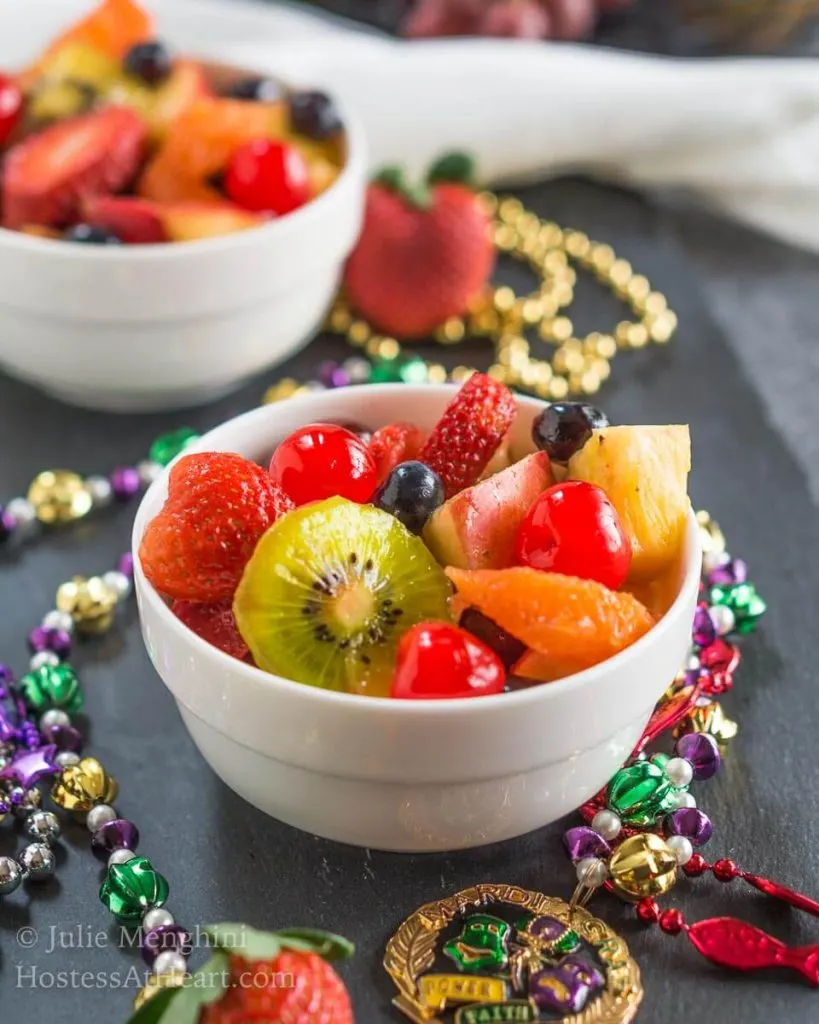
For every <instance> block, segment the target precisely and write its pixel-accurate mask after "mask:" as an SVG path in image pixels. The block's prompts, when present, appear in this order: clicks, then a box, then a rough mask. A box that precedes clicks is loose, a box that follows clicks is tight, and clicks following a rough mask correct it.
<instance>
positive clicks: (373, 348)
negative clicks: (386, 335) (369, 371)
mask: <svg viewBox="0 0 819 1024" xmlns="http://www.w3.org/2000/svg"><path fill="white" fill-rule="evenodd" d="M382 341H383V338H382V336H381V335H380V334H374V335H373V336H372V337H371V338H370V339H369V340H368V341H367V343H366V344H365V345H364V351H365V352H366V353H367V355H368V356H369V357H370V358H371V359H376V358H377V357H378V346H379V345H380V344H381V342H382Z"/></svg>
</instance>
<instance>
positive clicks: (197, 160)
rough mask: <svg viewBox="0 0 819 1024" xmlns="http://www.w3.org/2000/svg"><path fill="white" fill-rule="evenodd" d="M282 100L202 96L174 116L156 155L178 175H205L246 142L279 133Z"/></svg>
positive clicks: (213, 171) (283, 113) (198, 176)
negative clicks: (263, 100) (271, 101)
mask: <svg viewBox="0 0 819 1024" xmlns="http://www.w3.org/2000/svg"><path fill="white" fill-rule="evenodd" d="M286 116H287V115H286V111H285V110H284V104H282V103H249V102H247V101H245V100H229V99H221V98H210V97H206V98H202V99H198V100H196V101H195V102H194V103H192V104H191V105H190V106H189V107H188V109H187V110H185V111H184V113H183V114H182V115H181V116H180V117H178V118H177V119H176V121H175V122H174V126H173V131H172V132H171V133H170V135H169V136H168V139H167V141H166V143H165V145H164V146H163V147H162V149H161V150H160V151H159V155H160V157H161V158H162V159H163V160H166V161H167V162H168V164H172V165H173V166H174V167H175V169H176V171H177V173H178V174H179V176H180V177H187V178H198V179H200V180H201V179H204V178H209V177H210V176H211V175H213V174H216V173H218V172H219V171H222V170H224V168H225V165H226V164H227V162H228V160H229V159H230V157H231V156H232V155H233V153H234V152H235V151H236V150H237V149H238V148H239V146H242V145H244V143H246V142H252V141H253V140H254V139H268V138H271V137H273V136H275V135H277V134H281V131H280V127H279V126H280V122H281V119H282V118H283V117H286Z"/></svg>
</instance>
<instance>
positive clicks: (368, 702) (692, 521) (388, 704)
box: [131, 384, 702, 718]
mask: <svg viewBox="0 0 819 1024" xmlns="http://www.w3.org/2000/svg"><path fill="white" fill-rule="evenodd" d="M360 387H361V385H357V386H356V385H353V386H349V387H345V388H334V389H332V390H328V391H326V392H319V393H313V394H310V395H304V396H298V397H296V398H290V399H288V400H287V404H288V408H290V409H292V408H293V407H294V405H295V404H296V403H298V404H309V403H310V402H311V401H315V399H316V398H317V397H318V395H319V394H328V395H335V396H337V395H339V394H340V393H343V392H352V391H353V390H357V389H358V388H360ZM459 388H460V385H457V384H418V385H414V384H375V385H373V384H370V385H367V393H368V394H373V393H374V392H375V391H376V389H377V390H378V392H380V393H382V394H383V393H385V392H390V391H396V390H401V391H402V392H404V393H406V392H413V391H415V392H420V391H424V392H427V393H428V392H429V391H430V390H432V389H436V390H437V391H440V392H442V393H443V394H449V395H454V394H455V393H456V392H457V391H458V390H459ZM515 400H516V402H517V404H518V408H519V409H520V408H526V407H530V408H531V407H532V406H537V407H542V406H543V404H544V403H543V402H542V400H541V399H537V398H532V397H530V396H527V395H521V394H517V393H516V394H515ZM271 408H275V405H273V406H271V405H263V406H260V407H258V408H255V409H251V410H249V411H248V412H245V413H241V414H240V415H239V416H234V417H231V418H230V419H228V420H225V421H223V422H222V423H220V424H218V425H217V426H215V427H213V428H212V429H211V430H209V431H207V432H206V433H205V434H202V435H201V436H200V437H199V438H198V439H197V441H196V442H194V445H192V446H191V449H190V450H189V451H187V452H186V453H187V454H195V453H197V452H200V453H201V452H206V451H209V450H211V449H209V448H208V447H207V445H206V444H205V445H204V446H203V442H206V441H207V439H208V438H209V437H210V436H212V435H213V434H215V433H217V432H219V431H222V430H225V429H226V428H228V427H230V426H233V425H235V424H239V423H246V422H248V421H252V420H255V419H264V418H266V417H268V416H270V415H271V412H270V410H271ZM305 422H318V421H316V420H309V419H306V420H305ZM217 450H222V451H224V450H230V449H217ZM186 453H182V454H183V455H184V454H186ZM179 457H182V456H178V458H179ZM174 461H176V460H174ZM173 464H174V463H173V462H172V463H170V465H169V466H168V467H166V469H165V471H164V472H163V473H162V475H161V476H160V477H159V478H158V479H157V480H156V481H155V482H154V483H152V484H151V486H150V487H149V488H148V490H147V491H146V492H145V494H144V495H143V497H142V500H141V501H140V504H139V507H138V508H137V511H136V515H135V517H134V526H133V530H132V536H131V550H132V554H133V559H134V586H135V589H136V591H137V593H138V595H139V599H140V601H146V602H147V603H148V604H150V606H151V610H152V612H153V613H154V614H155V615H156V616H157V618H158V620H159V621H160V622H161V624H162V628H164V629H168V630H170V631H171V632H173V633H175V634H176V635H177V638H178V639H179V640H180V641H181V642H183V643H185V644H188V645H190V646H192V647H193V649H194V651H196V652H197V657H204V658H211V659H215V666H216V668H219V669H221V671H223V672H230V673H231V674H232V675H233V676H234V677H235V678H237V679H239V680H242V682H243V683H246V684H247V685H249V686H262V687H265V688H269V689H272V690H273V691H274V692H276V691H278V692H281V693H282V695H283V696H289V697H291V698H294V699H304V700H307V701H315V702H316V704H317V705H324V706H328V705H329V706H332V705H334V704H338V705H339V706H340V707H341V708H347V709H354V708H357V709H361V710H362V711H363V709H365V708H370V709H371V713H372V714H378V713H383V712H386V711H388V710H390V709H391V710H392V711H394V712H395V714H397V715H402V714H403V715H421V716H428V717H433V716H442V715H451V714H453V713H457V714H458V716H459V717H460V718H463V717H464V716H465V715H466V716H471V715H474V714H491V713H493V712H495V711H497V710H498V709H499V708H507V709H509V710H510V711H511V710H512V709H513V708H523V709H525V708H526V707H527V706H529V705H534V704H538V703H540V702H541V701H542V700H546V701H548V700H550V699H557V698H558V697H560V696H562V695H563V694H567V693H572V692H573V691H576V690H581V689H583V688H584V687H586V686H590V685H593V684H594V683H595V682H596V681H599V680H600V678H601V676H605V675H606V674H608V672H609V671H619V670H623V671H627V669H628V665H629V663H630V662H632V661H635V660H637V659H639V658H640V657H641V656H642V654H643V653H644V652H646V650H647V649H648V648H649V647H651V646H653V645H654V644H656V643H660V642H662V641H663V639H664V636H665V634H666V633H667V632H668V631H669V630H671V629H672V628H673V624H674V622H675V621H676V619H677V618H678V617H679V616H680V615H681V614H683V612H684V609H685V608H686V607H688V605H689V604H693V603H694V600H693V599H694V598H695V596H696V593H697V591H698V589H699V585H700V578H701V566H702V552H701V546H700V537H699V526H698V523H697V519H696V514H695V512H694V509H693V508H692V507H691V506H690V505H689V509H688V514H687V522H686V534H685V544H684V552H685V555H684V560H685V565H684V573H683V579H682V582H681V584H680V587H679V589H678V591H677V595H676V597H675V598H674V601H673V602H672V604H671V606H670V607H669V609H668V610H667V611H666V612H665V614H664V615H663V616H662V618H661V619H659V621H658V622H656V623H655V624H654V625H653V626H652V627H651V629H650V630H649V631H648V632H647V633H645V634H644V635H643V636H642V637H640V638H639V640H636V641H635V642H634V643H633V644H631V646H629V647H627V648H625V650H622V651H620V652H619V653H617V654H615V655H614V656H613V657H611V658H606V659H605V661H601V662H599V663H598V664H597V665H593V666H592V667H591V668H588V669H584V670H583V671H582V672H575V673H574V674H573V675H570V676H565V677H564V678H563V679H558V680H555V681H554V682H550V683H534V684H533V685H531V686H528V687H525V688H523V689H520V690H514V691H511V692H504V693H498V694H492V695H487V696H481V697H477V698H475V699H472V700H465V699H463V698H458V697H446V698H441V699H435V700H413V699H410V698H395V697H391V698H376V697H372V696H367V695H364V694H353V693H343V692H341V691H336V690H325V689H322V688H320V687H317V686H311V685H310V684H308V683H299V682H296V681H295V680H292V679H286V678H285V677H284V676H278V675H274V674H273V673H270V672H265V671H264V670H263V669H260V668H257V667H256V666H255V665H248V664H246V663H245V662H242V661H239V660H238V659H237V658H233V657H231V656H230V655H229V654H226V653H225V652H224V651H221V650H219V649H218V648H217V647H214V646H213V645H212V644H209V643H208V642H207V641H206V640H203V639H202V638H201V637H200V636H198V635H197V634H196V633H194V632H193V630H191V629H189V628H188V627H187V626H185V625H184V623H182V622H181V620H180V619H178V618H177V617H176V616H175V615H174V614H173V613H172V611H171V609H170V607H169V605H167V604H166V603H165V601H163V599H162V598H161V597H160V595H159V593H158V592H157V590H156V589H155V588H154V587H153V585H152V584H150V583H149V582H148V580H147V579H146V577H145V574H144V572H143V570H142V564H141V562H140V558H139V542H140V540H141V538H142V535H143V533H144V530H145V526H146V525H147V523H148V521H149V520H148V519H147V518H145V514H144V508H145V506H146V504H147V503H148V501H149V499H150V497H151V495H152V493H153V492H154V491H155V489H158V488H159V487H161V486H162V485H163V483H164V481H165V480H166V478H167V475H168V473H169V471H170V468H171V467H172V466H173ZM143 519H145V521H144V522H143ZM141 615H142V611H141V609H140V616H141ZM364 713H366V712H364Z"/></svg>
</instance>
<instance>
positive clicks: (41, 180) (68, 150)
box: [2, 107, 147, 229]
mask: <svg viewBox="0 0 819 1024" xmlns="http://www.w3.org/2000/svg"><path fill="white" fill-rule="evenodd" d="M146 136H147V132H146V128H145V125H144V123H143V121H142V119H141V118H140V117H139V116H138V115H137V114H135V113H134V112H133V111H132V110H128V109H127V108H125V107H106V108H105V109H103V110H99V111H97V112H95V113H92V114H86V115H85V116H83V117H76V118H72V119H71V120H68V121H61V122H58V123H57V124H55V125H52V127H50V128H46V130H45V131H43V132H40V133H39V134H38V135H32V136H30V137H29V138H28V139H26V140H25V141H23V142H21V143H19V144H18V145H16V146H14V147H13V148H12V149H11V150H10V151H9V153H8V154H7V156H6V159H5V164H4V171H3V185H2V190H3V191H2V207H3V226H4V227H6V228H12V229H16V228H21V227H22V226H23V225H24V224H45V225H47V226H49V227H60V226H62V225H65V224H69V223H71V222H72V221H74V220H76V219H77V218H78V216H79V215H80V211H81V206H82V201H83V200H84V199H85V198H87V197H89V196H94V195H99V194H100V193H110V192H118V191H120V190H121V189H123V188H124V187H125V186H126V185H127V184H128V183H129V182H130V181H131V179H132V178H133V177H134V175H135V174H136V171H137V169H138V168H139V165H140V162H141V161H142V156H143V153H144V150H145V142H146Z"/></svg>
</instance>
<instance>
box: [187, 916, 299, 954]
mask: <svg viewBox="0 0 819 1024" xmlns="http://www.w3.org/2000/svg"><path fill="white" fill-rule="evenodd" d="M205 934H206V935H209V936H210V938H211V939H212V940H213V942H214V944H215V945H217V946H219V947H220V948H221V949H226V950H229V951H230V952H231V953H235V954H236V955H237V956H241V957H243V958H244V959H245V960H272V959H273V958H274V957H277V956H278V955H279V953H281V948H282V947H281V943H280V942H279V940H278V937H277V936H276V934H275V932H260V931H257V930H256V929H255V928H248V926H247V925H246V924H230V923H228V924H211V925H208V926H207V928H205Z"/></svg>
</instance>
